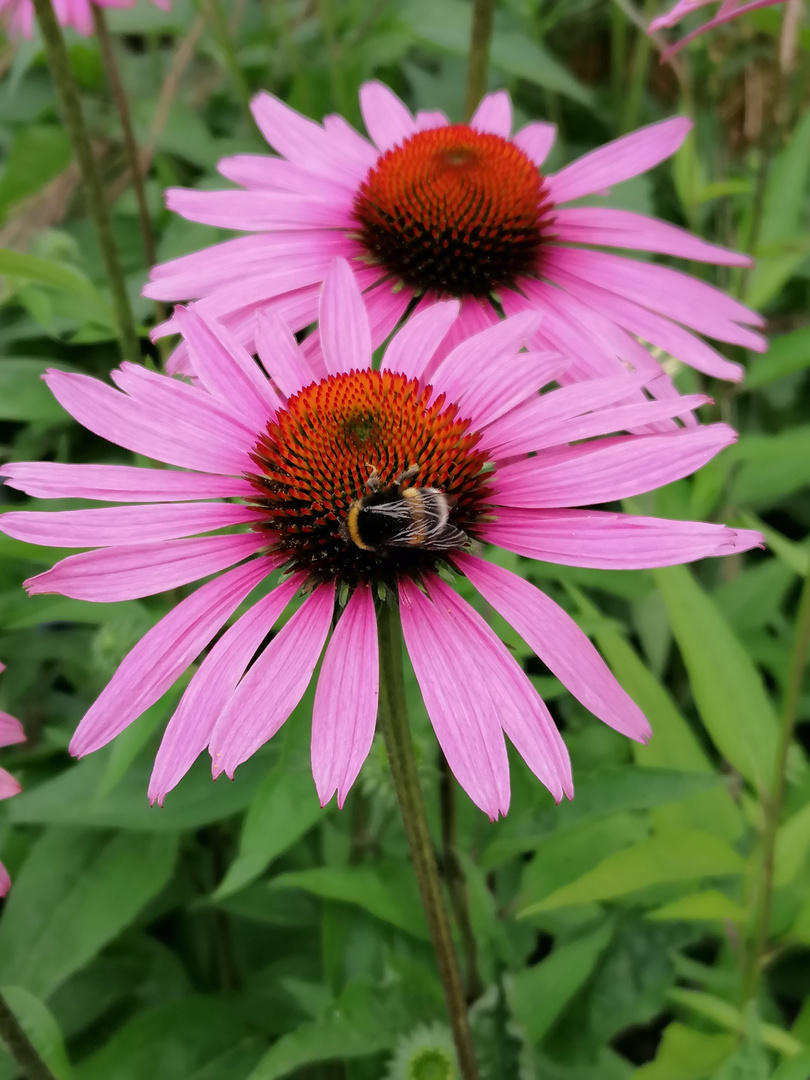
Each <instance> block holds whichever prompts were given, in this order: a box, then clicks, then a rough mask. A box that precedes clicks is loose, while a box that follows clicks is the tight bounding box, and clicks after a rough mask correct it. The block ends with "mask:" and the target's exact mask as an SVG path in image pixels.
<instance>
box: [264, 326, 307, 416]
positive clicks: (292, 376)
mask: <svg viewBox="0 0 810 1080" xmlns="http://www.w3.org/2000/svg"><path fill="white" fill-rule="evenodd" d="M256 343H257V345H258V351H259V358H260V359H261V361H262V364H263V366H264V369H265V371H266V372H267V374H268V375H269V376H270V377H271V379H272V380H273V382H274V383H275V384H276V386H277V387H278V388H279V390H280V391H281V392H282V394H284V396H285V397H292V396H293V394H297V393H298V391H299V390H301V389H303V387H305V386H309V384H310V383H311V382H314V380H315V375H314V372H313V371H312V368H311V367H310V366H309V364H308V363H307V360H306V357H305V356H304V354H303V353H302V352H301V350H300V349H299V348H298V343H297V342H296V340H295V336H294V334H293V333H292V331H291V330H290V329H289V327H287V326H286V325H285V324H284V323H283V322H282V320H281V318H280V317H279V316H278V315H277V314H276V312H274V311H272V310H271V311H260V312H259V313H258V315H257V316H256Z"/></svg>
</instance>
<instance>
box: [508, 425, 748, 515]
mask: <svg viewBox="0 0 810 1080" xmlns="http://www.w3.org/2000/svg"><path fill="white" fill-rule="evenodd" d="M736 439H737V434H736V432H735V431H733V430H732V428H730V427H728V425H727V424H709V425H707V426H706V427H699V428H688V429H682V430H680V431H673V432H668V433H666V434H664V435H637V436H634V435H630V436H627V435H624V436H618V437H616V438H609V439H601V440H598V441H597V442H595V443H585V444H584V445H582V446H574V447H570V448H561V449H558V450H544V451H541V453H539V454H538V455H537V456H536V457H533V458H529V459H528V460H526V461H519V462H516V463H514V464H511V465H505V466H504V467H503V468H502V469H499V470H498V473H497V475H496V479H495V483H496V488H497V497H496V500H495V501H496V503H498V504H499V505H503V506H522V507H534V508H554V507H561V506H589V505H592V504H596V503H602V502H612V501H614V500H615V499H627V498H630V497H631V496H633V495H640V494H641V493H642V492H644V491H652V490H653V489H654V488H657V487H661V486H662V485H664V484H671V483H672V482H673V481H674V480H681V479H683V477H684V476H689V475H690V474H691V473H693V472H695V471H696V470H697V469H699V468H701V466H703V465H705V464H706V462H707V461H711V459H712V458H713V457H714V456H715V455H716V454H719V453H720V451H721V450H723V449H724V448H725V447H726V446H730V445H731V444H732V443H733V442H735V441H736Z"/></svg>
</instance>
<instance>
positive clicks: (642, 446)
mask: <svg viewBox="0 0 810 1080" xmlns="http://www.w3.org/2000/svg"><path fill="white" fill-rule="evenodd" d="M736 439H737V433H736V432H735V431H733V430H732V429H731V428H730V427H729V426H728V425H727V424H709V425H707V426H706V427H698V428H689V429H685V430H684V429H682V430H680V431H673V432H668V433H667V434H665V435H625V436H619V437H617V438H611V439H600V440H599V441H598V442H595V443H593V444H590V443H586V444H584V445H582V446H574V447H570V448H561V449H558V450H544V451H541V452H540V453H539V454H538V455H537V456H536V457H533V458H529V459H528V460H526V461H519V462H516V463H515V464H513V465H505V466H504V467H503V468H502V469H499V470H498V472H497V473H496V475H495V483H496V488H497V497H496V500H495V501H496V503H497V504H500V505H503V506H522V507H533V508H535V509H539V508H544V507H558V506H588V505H592V504H595V503H603V502H613V501H615V500H616V499H627V498H630V497H631V496H633V495H640V494H641V493H642V492H644V491H652V490H653V489H654V488H657V487H662V486H663V485H664V484H671V483H672V482H673V481H674V480H681V479H683V477H684V476H689V475H690V474H691V473H693V472H695V471H696V470H697V469H699V468H700V467H701V466H702V465H705V464H706V462H707V461H710V460H711V459H712V458H713V457H714V456H715V455H716V454H719V453H720V451H721V450H723V449H724V448H725V447H726V446H730V445H731V444H732V443H733V442H736ZM74 558H78V556H74Z"/></svg>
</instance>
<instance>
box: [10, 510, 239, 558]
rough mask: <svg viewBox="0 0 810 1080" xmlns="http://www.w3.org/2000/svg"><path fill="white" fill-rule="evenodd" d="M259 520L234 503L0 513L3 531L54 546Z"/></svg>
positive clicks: (109, 543) (135, 539)
mask: <svg viewBox="0 0 810 1080" xmlns="http://www.w3.org/2000/svg"><path fill="white" fill-rule="evenodd" d="M254 521H256V512H255V511H253V510H249V509H248V508H247V507H246V506H235V505H233V504H229V503H181V504H180V505H173V504H171V503H168V504H157V505H151V506H107V507H104V508H103V509H100V510H61V511H59V512H57V513H40V512H39V511H31V512H29V511H21V512H12V513H8V514H0V532H4V533H5V534H6V535H7V536H13V537H14V538H15V539H16V540H24V541H26V543H29V544H42V545H44V546H49V547H80V548H84V547H113V546H115V547H118V546H120V545H123V544H141V543H152V542H155V541H158V540H176V539H178V538H180V537H184V536H194V535H195V534H196V533H206V532H212V531H213V530H214V529H223V528H225V527H226V526H228V525H245V524H250V523H252V522H254Z"/></svg>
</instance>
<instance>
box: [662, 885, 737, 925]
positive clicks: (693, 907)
mask: <svg viewBox="0 0 810 1080" xmlns="http://www.w3.org/2000/svg"><path fill="white" fill-rule="evenodd" d="M646 918H648V919H652V920H653V921H655V922H671V921H679V920H681V919H686V920H696V921H698V922H699V921H702V920H707V921H711V922H713V921H715V920H719V921H721V922H726V921H728V922H733V923H738V924H739V925H741V926H743V925H745V924H746V923H747V922H748V912H747V911H746V910H745V908H742V907H740V905H739V904H735V903H734V901H733V900H730V899H729V898H728V897H727V896H726V894H725V893H721V892H718V891H717V890H716V889H707V890H706V891H705V892H699V893H693V894H692V895H691V896H682V897H681V898H680V900H673V901H672V903H671V904H664V905H663V906H662V907H659V908H655V910H654V911H648V912H647V915H646Z"/></svg>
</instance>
